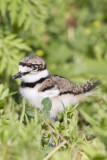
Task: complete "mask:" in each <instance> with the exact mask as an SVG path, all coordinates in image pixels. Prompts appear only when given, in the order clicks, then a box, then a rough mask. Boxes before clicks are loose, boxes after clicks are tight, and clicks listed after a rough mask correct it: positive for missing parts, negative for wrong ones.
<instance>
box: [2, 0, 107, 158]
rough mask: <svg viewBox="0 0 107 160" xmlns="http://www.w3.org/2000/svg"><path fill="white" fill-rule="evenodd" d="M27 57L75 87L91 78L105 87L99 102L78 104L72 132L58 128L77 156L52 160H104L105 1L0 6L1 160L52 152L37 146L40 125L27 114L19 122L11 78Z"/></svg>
mask: <svg viewBox="0 0 107 160" xmlns="http://www.w3.org/2000/svg"><path fill="white" fill-rule="evenodd" d="M30 55H38V56H40V57H42V58H44V59H45V60H46V62H47V67H48V69H49V71H50V72H51V73H53V74H59V75H62V76H64V77H66V78H68V79H70V80H72V81H73V82H75V83H77V84H83V83H85V82H86V81H87V80H88V79H90V78H91V77H97V78H98V79H100V80H101V81H102V82H103V84H102V86H101V88H100V89H99V90H97V92H98V99H94V98H91V99H88V100H87V101H86V102H84V103H81V104H80V106H79V109H78V112H79V113H78V116H77V115H76V114H75V113H73V115H74V119H73V120H72V123H70V124H69V125H71V126H72V127H71V128H72V129H71V132H69V133H68V130H67V129H68V128H64V127H65V126H64V123H63V122H60V124H59V123H58V124H57V125H56V128H57V130H58V131H59V132H60V133H62V130H63V135H64V137H66V138H67V140H68V141H70V142H71V144H72V145H74V148H75V149H77V152H76V153H74V152H72V151H70V150H69V148H68V147H67V146H65V147H63V148H62V150H61V151H58V152H57V153H56V154H55V155H54V156H52V157H51V159H52V160H56V159H57V160H61V159H62V158H61V156H62V155H63V160H64V158H65V159H67V160H70V159H74V160H80V159H81V160H100V159H101V160H103V159H104V160H106V159H107V153H106V150H107V0H93V1H92V0H54V1H52V0H0V160H7V159H9V160H22V159H23V160H27V159H32V160H33V159H34V160H35V159H37V160H39V159H43V158H44V157H45V156H46V155H47V153H49V152H50V151H51V150H52V148H50V147H49V146H48V143H47V142H43V143H42V144H41V139H42V134H43V133H44V128H43V126H42V125H43V124H42V122H41V121H40V120H38V119H37V118H31V117H28V115H27V113H25V115H24V119H23V122H22V120H20V117H21V116H23V114H21V112H22V108H23V106H24V104H22V98H21V97H20V95H19V93H18V92H16V91H17V90H18V88H19V84H20V80H16V81H13V80H12V79H11V77H12V76H13V75H14V74H16V73H17V72H18V63H19V61H20V60H21V58H23V57H25V56H30ZM20 121H21V122H20ZM61 125H62V128H64V129H61V127H59V126H61ZM40 126H42V127H40ZM73 126H74V128H73ZM75 126H76V127H77V128H78V129H76V128H75ZM34 128H35V129H34ZM87 128H88V129H87ZM69 130H70V129H69ZM80 133H82V134H80ZM29 135H31V136H29ZM70 135H71V136H70ZM89 135H91V136H92V137H94V138H91V140H90V141H89V139H88V138H87V137H88V136H89ZM55 138H56V140H57V138H58V137H57V136H55V137H54V139H55ZM38 139H39V140H38ZM77 142H78V143H77ZM44 146H45V147H44ZM78 150H80V151H81V152H82V154H78Z"/></svg>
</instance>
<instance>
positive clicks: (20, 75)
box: [12, 72, 22, 79]
mask: <svg viewBox="0 0 107 160" xmlns="http://www.w3.org/2000/svg"><path fill="white" fill-rule="evenodd" d="M21 77H22V73H21V72H18V73H17V74H16V75H14V76H13V77H12V79H17V78H21Z"/></svg>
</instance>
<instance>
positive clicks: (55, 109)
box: [20, 85, 84, 118]
mask: <svg viewBox="0 0 107 160" xmlns="http://www.w3.org/2000/svg"><path fill="white" fill-rule="evenodd" d="M38 88H39V85H38V86H36V88H20V93H21V95H22V96H23V97H24V98H25V99H26V100H27V101H28V102H29V103H30V104H31V105H32V106H36V107H38V108H39V109H41V110H42V107H43V106H42V105H41V102H42V100H43V99H44V98H46V97H49V98H50V99H51V100H52V108H51V111H50V118H55V117H56V116H57V114H58V113H62V112H63V111H64V107H65V108H66V109H67V108H68V107H71V106H72V105H74V104H76V103H78V102H79V101H80V100H82V99H83V98H84V97H83V95H79V96H74V95H72V94H65V95H61V96H58V95H59V90H54V89H53V90H48V91H45V92H38ZM63 105H64V107H63Z"/></svg>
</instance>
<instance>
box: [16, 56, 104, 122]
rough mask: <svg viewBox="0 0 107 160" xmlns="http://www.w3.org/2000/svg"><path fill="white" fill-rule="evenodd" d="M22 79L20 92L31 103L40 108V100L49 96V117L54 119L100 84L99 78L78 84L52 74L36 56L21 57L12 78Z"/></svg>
mask: <svg viewBox="0 0 107 160" xmlns="http://www.w3.org/2000/svg"><path fill="white" fill-rule="evenodd" d="M16 78H20V79H21V80H22V82H21V86H20V94H21V95H22V96H23V97H24V98H25V99H26V100H27V101H28V102H29V103H30V104H31V105H32V106H37V107H38V108H39V109H40V110H42V108H43V106H42V105H41V102H42V100H43V99H44V98H46V97H49V98H50V99H51V101H52V108H51V110H50V118H51V119H52V120H55V118H56V117H57V115H58V113H62V112H63V111H64V107H63V105H64V106H65V108H66V109H67V108H68V106H72V105H75V104H76V103H78V102H80V101H82V100H84V99H85V98H86V97H87V96H89V95H91V93H92V92H91V91H92V90H93V89H95V88H96V87H97V86H98V85H100V84H101V82H100V81H99V80H95V79H91V80H89V81H88V82H87V83H86V84H84V85H82V86H78V85H76V84H74V83H72V82H71V81H69V80H67V79H66V78H64V77H61V76H58V75H52V74H50V73H49V71H48V70H47V68H46V63H45V61H44V60H43V59H42V58H40V57H38V56H29V57H25V58H23V59H22V60H21V61H20V63H19V72H18V73H17V74H16V75H14V76H13V79H16Z"/></svg>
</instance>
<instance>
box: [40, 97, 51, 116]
mask: <svg viewBox="0 0 107 160" xmlns="http://www.w3.org/2000/svg"><path fill="white" fill-rule="evenodd" d="M41 104H42V105H43V109H42V115H43V117H44V118H48V117H49V116H50V113H49V112H50V110H51V108H52V102H51V100H50V99H49V98H48V97H47V98H44V99H43V100H42V103H41Z"/></svg>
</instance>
